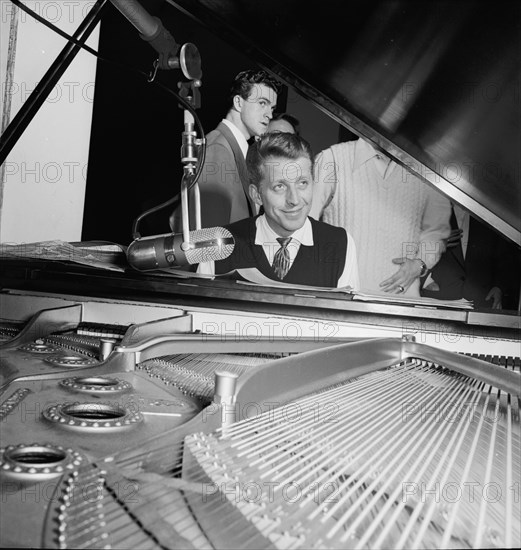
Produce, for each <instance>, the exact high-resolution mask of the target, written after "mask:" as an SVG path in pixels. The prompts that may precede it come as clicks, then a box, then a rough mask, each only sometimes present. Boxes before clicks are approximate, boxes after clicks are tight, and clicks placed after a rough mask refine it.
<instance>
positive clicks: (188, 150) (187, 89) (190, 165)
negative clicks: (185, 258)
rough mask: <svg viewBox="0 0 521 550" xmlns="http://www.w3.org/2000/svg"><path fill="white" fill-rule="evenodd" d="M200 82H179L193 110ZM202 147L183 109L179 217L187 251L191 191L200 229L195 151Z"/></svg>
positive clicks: (189, 244)
mask: <svg viewBox="0 0 521 550" xmlns="http://www.w3.org/2000/svg"><path fill="white" fill-rule="evenodd" d="M200 82H201V81H200V80H191V81H190V82H179V83H178V86H179V89H180V92H179V95H180V96H181V97H182V98H183V99H184V100H185V101H186V102H187V103H189V104H190V105H191V106H192V107H193V108H194V109H197V108H199V107H200V106H201V94H200V93H199V86H200V85H201V84H200ZM201 145H202V140H200V139H197V134H196V132H195V120H194V117H193V115H192V113H191V112H190V111H189V110H188V109H184V131H183V134H182V145H181V163H182V164H183V178H182V180H181V215H182V222H183V244H182V249H183V250H188V249H190V248H192V247H194V245H193V244H192V243H191V241H190V216H189V211H188V192H189V191H190V190H191V189H192V190H193V193H194V202H195V229H196V230H197V229H201V194H200V191H199V185H198V183H197V181H194V178H195V167H196V165H197V160H198V157H197V149H198V147H199V146H201Z"/></svg>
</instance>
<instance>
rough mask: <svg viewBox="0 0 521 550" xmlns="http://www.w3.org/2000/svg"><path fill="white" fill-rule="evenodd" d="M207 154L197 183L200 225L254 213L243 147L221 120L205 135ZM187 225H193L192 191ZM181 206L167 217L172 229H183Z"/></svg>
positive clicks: (218, 222) (224, 223)
mask: <svg viewBox="0 0 521 550" xmlns="http://www.w3.org/2000/svg"><path fill="white" fill-rule="evenodd" d="M206 141H207V145H206V158H205V162H204V166H203V169H202V172H201V176H200V177H199V180H198V184H199V189H200V193H201V220H202V227H215V226H223V225H228V224H229V223H233V222H236V221H238V220H242V219H243V218H246V217H248V216H251V215H253V214H254V213H255V209H254V206H253V203H252V202H251V201H250V199H249V195H248V187H249V181H248V172H247V169H246V161H245V159H244V156H243V154H242V151H241V149H240V147H239V144H238V143H237V140H236V139H235V137H234V135H233V133H232V132H231V130H230V129H229V128H228V126H226V124H224V123H222V122H221V123H220V124H219V126H217V128H216V129H215V130H213V131H212V132H210V133H209V134H208V135H207V136H206ZM188 202H189V212H190V229H194V228H195V214H194V212H195V210H194V194H193V192H192V193H190V194H189V201H188ZM181 218H182V217H181V206H178V207H177V208H176V210H175V212H174V213H173V214H172V216H171V217H170V227H171V228H172V230H173V231H174V232H180V231H182V221H181Z"/></svg>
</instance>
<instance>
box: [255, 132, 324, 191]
mask: <svg viewBox="0 0 521 550" xmlns="http://www.w3.org/2000/svg"><path fill="white" fill-rule="evenodd" d="M275 157H276V158H284V159H288V160H297V159H299V158H301V157H307V158H309V160H310V161H311V166H313V164H314V155H313V151H312V150H311V146H310V145H309V143H308V142H307V141H306V140H305V139H304V138H302V137H300V136H298V135H296V134H290V133H286V132H274V133H268V134H264V135H263V136H261V137H260V138H259V139H258V140H257V141H255V143H253V144H252V145H250V147H249V149H248V154H247V155H246V166H247V167H248V174H249V178H250V183H252V184H253V185H255V186H257V187H258V186H259V183H260V181H261V179H262V177H263V175H264V165H265V164H266V163H267V162H269V159H271V158H275Z"/></svg>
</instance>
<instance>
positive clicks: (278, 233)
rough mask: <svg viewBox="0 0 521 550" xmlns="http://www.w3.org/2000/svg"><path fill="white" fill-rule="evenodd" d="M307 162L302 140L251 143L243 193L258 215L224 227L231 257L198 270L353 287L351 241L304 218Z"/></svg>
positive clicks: (278, 136) (308, 195) (309, 179)
mask: <svg viewBox="0 0 521 550" xmlns="http://www.w3.org/2000/svg"><path fill="white" fill-rule="evenodd" d="M313 160H314V159H313V153H312V151H311V148H310V146H309V144H308V143H307V141H305V140H304V139H302V138H301V137H299V136H297V135H295V134H289V133H280V132H277V133H269V134H265V135H264V136H262V137H261V138H260V139H259V140H258V141H256V142H255V143H254V144H253V145H251V146H250V148H249V150H248V154H247V157H246V164H247V168H248V174H249V194H250V197H251V199H252V201H253V202H254V203H255V204H256V205H258V206H259V207H260V206H262V207H263V210H264V212H263V213H262V214H261V215H258V216H255V217H249V218H245V219H243V220H240V221H238V222H235V223H233V224H230V225H228V226H227V229H228V230H229V231H230V232H231V233H232V235H233V236H234V238H235V247H234V251H233V253H232V254H231V256H229V257H228V258H226V259H224V260H221V261H218V262H215V263H214V262H206V263H205V264H200V266H199V272H200V273H207V274H208V273H210V274H211V273H218V274H219V273H228V272H232V271H238V272H239V274H240V273H241V271H242V270H248V273H249V275H250V276H251V275H252V273H256V274H257V275H258V280H265V279H271V280H275V281H282V282H284V283H290V284H298V285H311V286H320V287H329V288H339V287H351V288H353V289H358V288H359V280H358V264H357V259H356V246H355V243H354V241H353V239H352V237H351V236H350V235H349V234H348V233H347V232H346V230H345V229H343V228H339V227H334V226H332V225H329V224H326V223H323V222H319V221H316V220H314V219H312V218H309V217H308V214H309V211H310V209H311V200H312V197H313ZM243 273H244V271H243ZM248 278H250V277H248ZM250 280H255V278H254V279H250Z"/></svg>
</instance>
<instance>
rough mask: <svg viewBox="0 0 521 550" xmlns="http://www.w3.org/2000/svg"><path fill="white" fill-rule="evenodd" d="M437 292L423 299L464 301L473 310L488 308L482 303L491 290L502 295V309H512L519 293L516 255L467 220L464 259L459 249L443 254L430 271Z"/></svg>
mask: <svg viewBox="0 0 521 550" xmlns="http://www.w3.org/2000/svg"><path fill="white" fill-rule="evenodd" d="M431 275H432V278H433V279H434V281H435V282H436V283H437V284H438V286H439V287H440V290H439V291H428V290H424V291H422V295H423V296H428V297H431V298H439V299H442V300H456V299H459V298H466V299H467V300H472V301H473V302H474V307H475V308H490V307H491V306H492V300H485V298H486V296H487V294H488V293H489V291H490V289H491V288H492V287H494V286H497V287H499V288H500V289H501V290H502V291H503V308H509V309H514V308H515V307H517V305H516V304H515V301H516V296H517V295H518V292H519V252H518V251H517V250H516V247H515V246H514V245H510V244H509V243H508V242H507V241H506V240H505V239H504V238H502V237H501V236H500V235H499V234H498V233H496V232H495V231H493V230H492V229H489V228H488V227H487V226H486V225H485V224H483V223H481V222H479V221H478V220H476V219H474V218H472V217H471V218H470V220H469V240H468V245H467V252H466V255H465V258H463V254H462V251H461V247H460V246H456V247H450V248H447V250H446V251H445V252H444V253H443V255H442V256H441V258H440V261H439V262H438V263H437V264H436V265H435V266H434V268H433V270H432V273H431Z"/></svg>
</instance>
